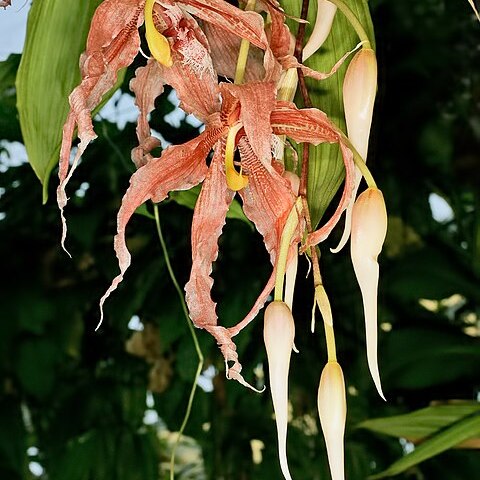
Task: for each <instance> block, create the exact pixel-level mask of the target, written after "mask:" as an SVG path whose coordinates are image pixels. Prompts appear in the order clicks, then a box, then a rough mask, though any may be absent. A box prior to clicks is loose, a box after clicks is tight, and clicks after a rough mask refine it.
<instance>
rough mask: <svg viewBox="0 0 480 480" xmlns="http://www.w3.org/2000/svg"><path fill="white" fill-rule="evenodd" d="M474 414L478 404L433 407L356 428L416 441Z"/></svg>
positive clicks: (479, 411)
mask: <svg viewBox="0 0 480 480" xmlns="http://www.w3.org/2000/svg"><path fill="white" fill-rule="evenodd" d="M474 413H480V404H479V403H477V402H468V403H459V404H452V405H434V406H431V407H427V408H422V409H421V410H417V411H416V412H412V413H407V414H405V415H396V416H394V417H385V418H373V419H371V420H366V421H365V422H362V423H360V424H359V425H357V428H365V429H367V430H371V431H372V432H377V433H383V434H385V435H390V436H393V437H399V438H406V439H408V440H410V441H416V440H420V439H423V438H426V437H429V436H431V435H433V434H435V433H437V432H438V431H439V430H441V429H443V428H446V427H448V426H449V425H452V424H454V423H455V422H458V421H459V420H461V419H462V418H465V417H466V416H469V415H472V414H474Z"/></svg>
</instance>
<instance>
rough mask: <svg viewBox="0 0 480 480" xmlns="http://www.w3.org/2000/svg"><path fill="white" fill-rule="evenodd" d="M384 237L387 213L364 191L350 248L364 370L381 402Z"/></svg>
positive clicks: (376, 195) (375, 192)
mask: <svg viewBox="0 0 480 480" xmlns="http://www.w3.org/2000/svg"><path fill="white" fill-rule="evenodd" d="M386 233H387V210H386V207H385V201H384V199H383V195H382V192H381V191H380V190H379V189H378V188H368V189H367V190H365V191H364V192H363V193H362V194H361V195H360V196H359V197H358V198H357V201H356V202H355V204H354V206H353V213H352V233H351V240H350V245H351V257H352V263H353V269H354V270H355V275H356V277H357V281H358V284H359V286H360V290H361V292H362V299H363V310H364V316H365V334H366V341H367V360H368V367H369V369H370V373H371V375H372V378H373V381H374V382H375V386H376V387H377V390H378V393H379V394H380V396H381V397H382V398H383V399H384V400H385V397H384V395H383V392H382V386H381V382H380V374H379V371H378V359H377V294H378V277H379V267H378V262H377V257H378V255H379V253H380V252H381V250H382V246H383V242H384V241H385V236H386Z"/></svg>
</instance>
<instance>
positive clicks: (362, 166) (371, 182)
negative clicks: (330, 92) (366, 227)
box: [329, 0, 377, 188]
mask: <svg viewBox="0 0 480 480" xmlns="http://www.w3.org/2000/svg"><path fill="white" fill-rule="evenodd" d="M329 1H330V0H329ZM341 137H342V140H343V142H344V143H345V144H346V145H347V147H348V148H349V149H350V150H351V151H352V153H353V161H354V162H355V165H356V166H357V168H358V169H359V170H360V172H361V174H362V175H363V176H364V178H365V181H366V182H367V185H368V186H369V187H370V188H377V184H376V182H375V179H374V178H373V175H372V173H371V172H370V170H369V169H368V167H367V164H366V163H365V161H364V160H363V158H362V156H361V155H360V154H359V153H358V151H357V149H356V148H355V147H354V146H353V145H352V142H350V140H349V139H348V137H347V136H346V135H345V134H344V133H341Z"/></svg>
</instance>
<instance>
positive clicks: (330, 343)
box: [323, 322, 337, 362]
mask: <svg viewBox="0 0 480 480" xmlns="http://www.w3.org/2000/svg"><path fill="white" fill-rule="evenodd" d="M323 326H324V327H325V340H326V342H327V357H328V361H329V362H336V361H337V349H336V347H335V333H334V330H333V326H332V325H328V323H326V322H323Z"/></svg>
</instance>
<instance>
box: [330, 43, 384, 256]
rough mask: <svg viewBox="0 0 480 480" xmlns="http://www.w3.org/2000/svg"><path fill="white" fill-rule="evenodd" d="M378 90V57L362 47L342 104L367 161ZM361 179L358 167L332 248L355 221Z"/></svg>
mask: <svg viewBox="0 0 480 480" xmlns="http://www.w3.org/2000/svg"><path fill="white" fill-rule="evenodd" d="M376 93H377V59H376V57H375V52H374V51H373V50H372V49H371V48H362V49H361V50H359V51H358V52H357V53H356V54H355V56H354V57H353V58H352V61H351V62H350V64H349V65H348V68H347V73H346V74H345V79H344V81H343V106H344V110H345V121H346V123H347V134H348V138H349V140H350V142H352V145H353V146H354V147H355V149H356V150H357V152H358V153H359V154H360V156H361V157H362V159H363V160H364V161H366V160H367V153H368V139H369V137H370V127H371V125H372V115H373V105H374V103H375V95H376ZM361 179H362V174H361V173H360V171H359V170H358V168H356V169H355V188H354V191H353V195H352V200H351V201H350V204H349V205H348V207H347V211H346V214H345V228H344V231H343V235H342V238H341V240H340V242H339V244H338V246H337V247H336V248H334V249H333V250H332V252H334V253H336V252H339V251H340V250H341V249H342V248H343V247H344V246H345V244H346V243H347V241H348V238H349V236H350V229H351V222H352V208H353V203H354V199H355V196H356V193H357V190H358V186H359V185H360V181H361Z"/></svg>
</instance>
